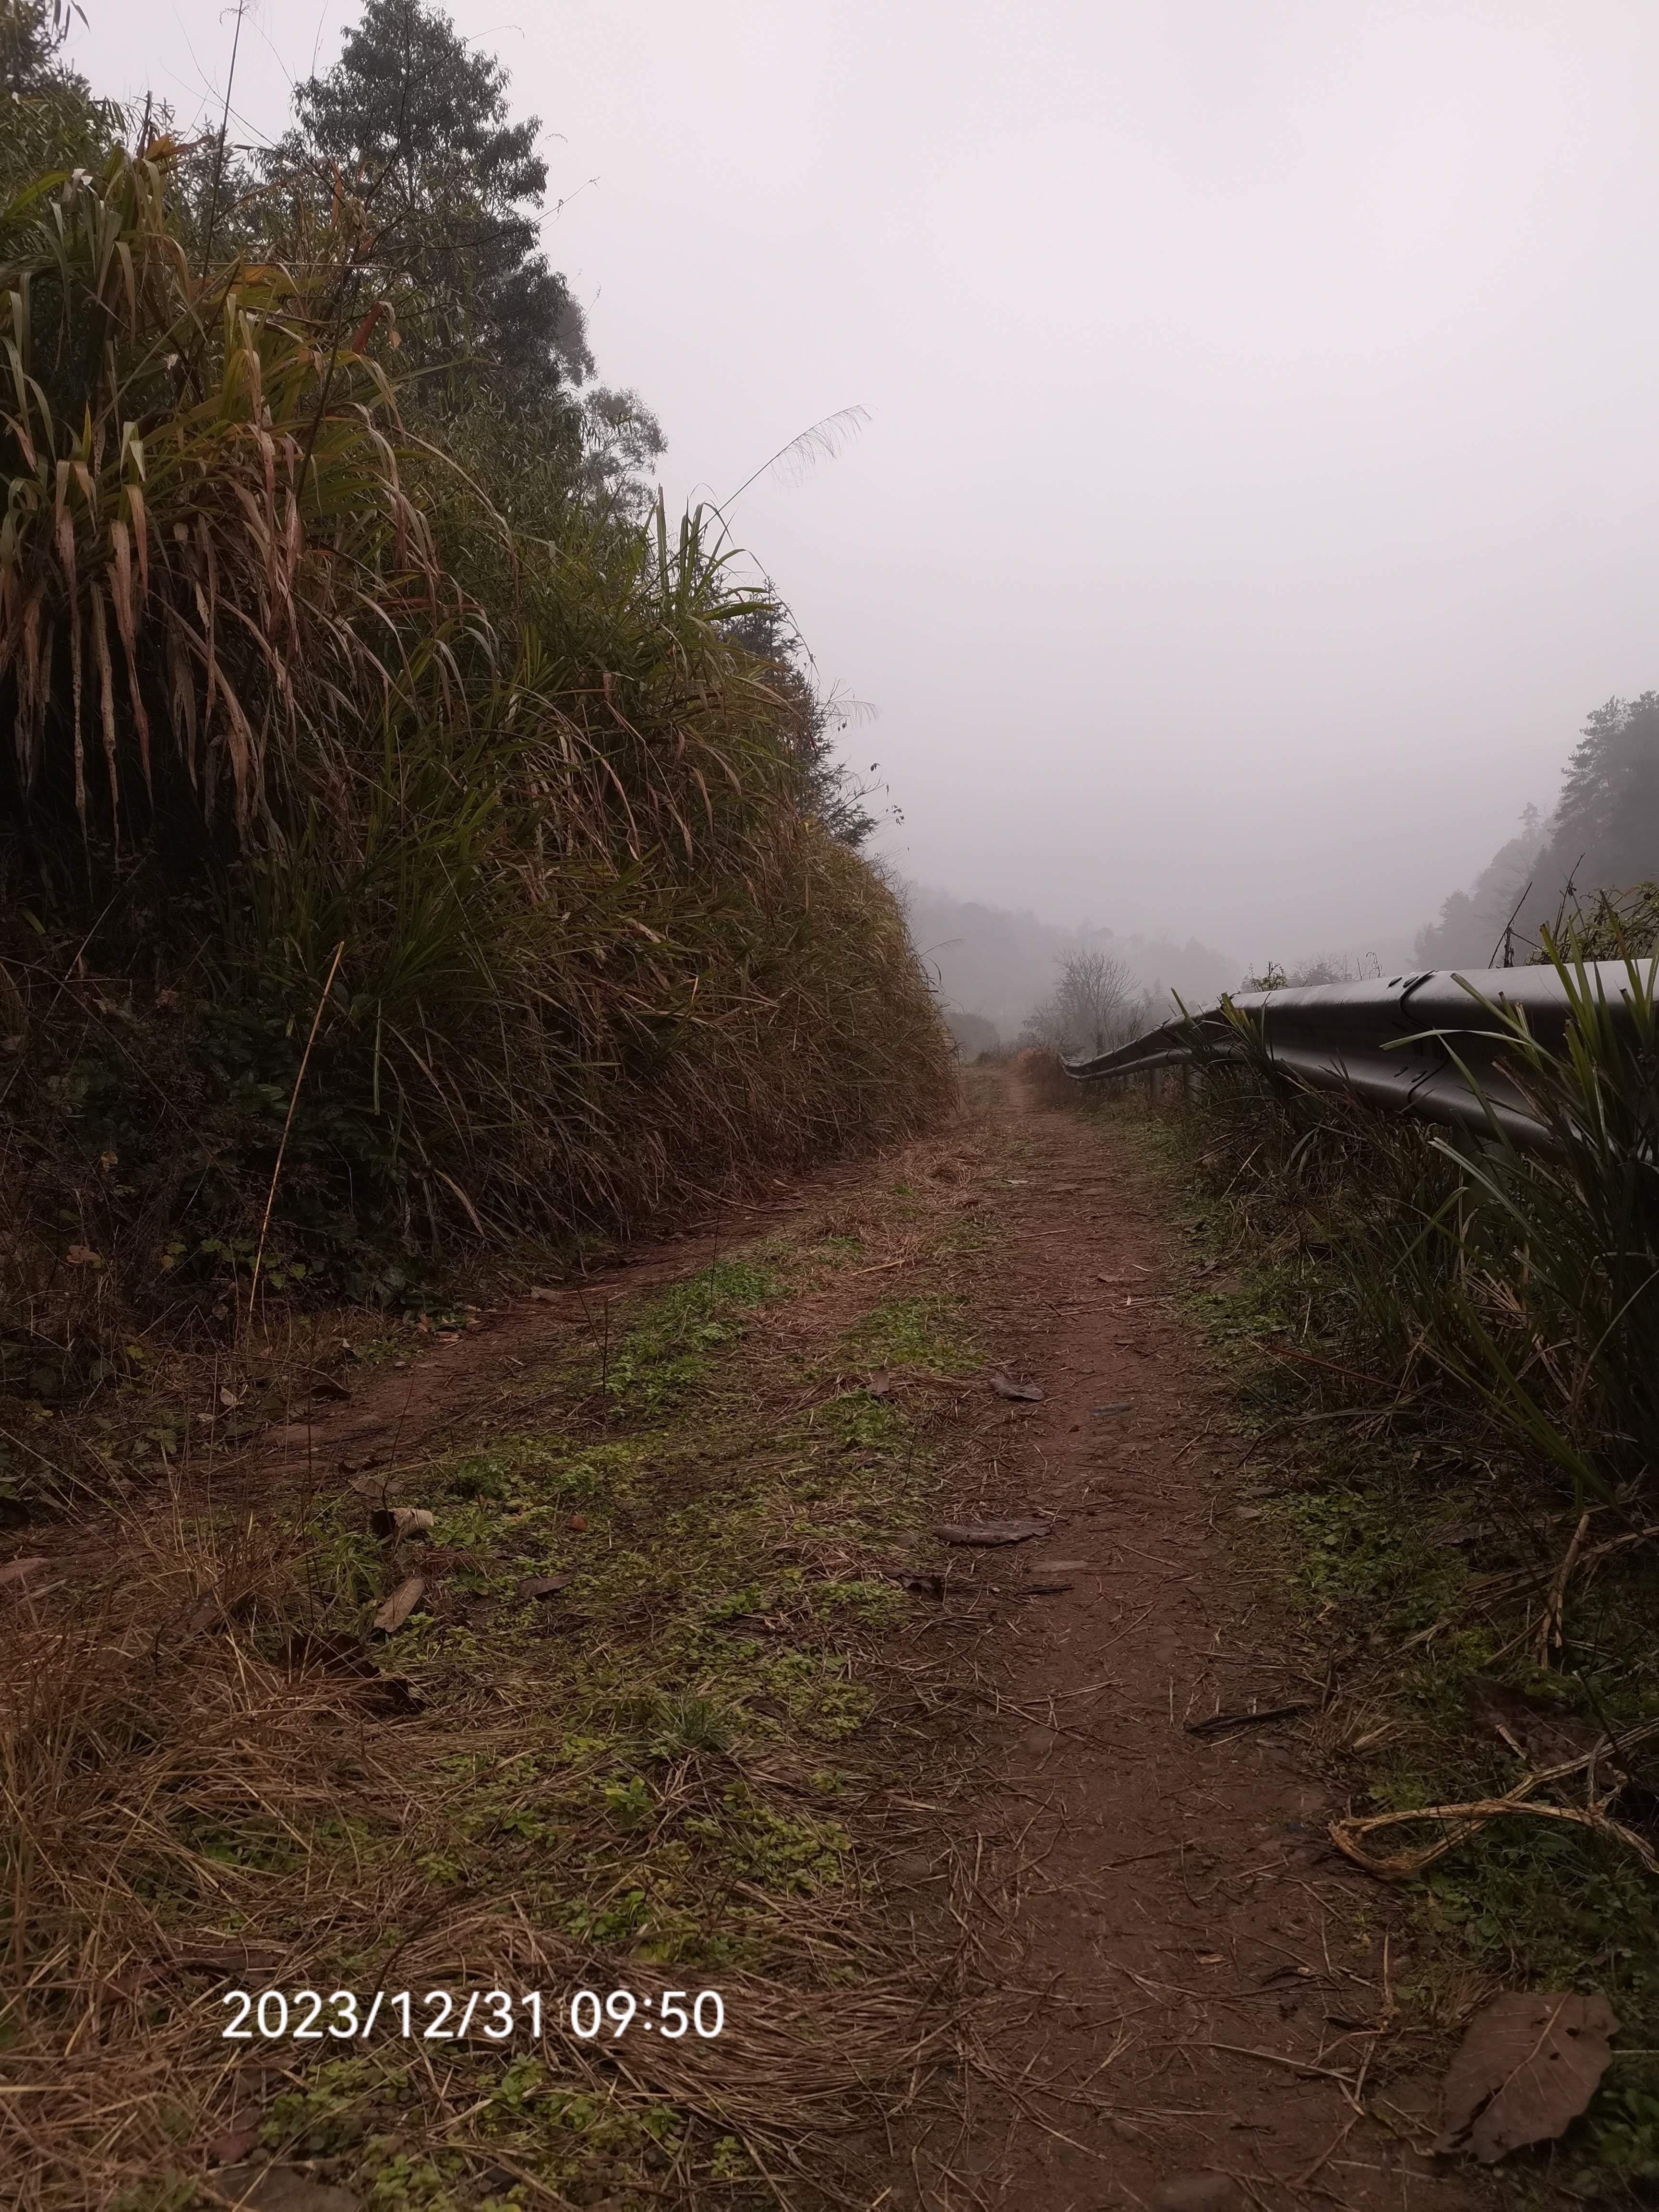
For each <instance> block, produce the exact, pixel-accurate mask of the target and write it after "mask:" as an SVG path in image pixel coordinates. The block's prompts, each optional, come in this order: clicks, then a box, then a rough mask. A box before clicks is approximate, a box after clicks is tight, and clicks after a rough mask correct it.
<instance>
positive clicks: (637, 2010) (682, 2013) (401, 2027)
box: [219, 1990, 726, 2043]
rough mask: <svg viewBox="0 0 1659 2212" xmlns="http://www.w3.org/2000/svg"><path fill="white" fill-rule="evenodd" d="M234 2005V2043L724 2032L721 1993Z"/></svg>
mask: <svg viewBox="0 0 1659 2212" xmlns="http://www.w3.org/2000/svg"><path fill="white" fill-rule="evenodd" d="M219 2002H220V2003H221V2004H222V2005H228V2006H230V2007H231V2008H232V2011H231V2016H230V2021H229V2023H228V2026H227V2027H224V2028H223V2029H222V2030H221V2039H222V2040H223V2041H226V2042H233V2043H252V2042H262V2043H281V2042H292V2043H326V2042H329V2041H333V2042H336V2043H366V2042H368V2039H369V2038H370V2036H371V2035H373V2034H374V2033H377V2032H378V2033H380V2034H381V2035H390V2036H393V2037H396V2038H397V2039H398V2040H399V2041H410V2042H435V2043H459V2042H460V2041H462V2040H463V2039H465V2038H469V2037H473V2036H477V2037H482V2038H483V2039H484V2040H485V2041H486V2042H489V2043H507V2042H510V2041H512V2039H513V2038H514V2037H515V2036H518V2035H526V2036H528V2037H529V2038H530V2039H532V2041H533V2042H540V2040H541V2039H542V2036H543V2033H544V2030H547V2029H552V2028H556V2027H558V2026H560V2025H561V2024H568V2027H569V2030H570V2033H572V2034H573V2035H574V2036H575V2037H577V2038H578V2039H580V2041H582V2042H584V2043H592V2042H594V2041H595V2040H597V2039H599V2037H601V2036H603V2035H605V2031H606V2030H607V2029H609V2031H610V2034H609V2040H611V2042H615V2041H616V2040H617V2039H618V2038H619V2037H621V2036H623V2035H625V2034H626V2033H628V2031H629V2028H630V2027H633V2028H634V2029H635V2031H636V2032H640V2031H642V2032H643V2033H646V2034H647V2035H662V2036H665V2037H666V2038H667V2039H669V2040H670V2041H671V2042H677V2041H678V2039H679V2038H680V2037H681V2036H683V2035H686V2034H691V2035H697V2036H701V2037H702V2039H703V2040H704V2041H705V2042H712V2041H713V2040H714V2038H715V2037H716V2036H717V2035H719V2034H720V2032H721V2031H722V2029H723V2028H724V2027H725V2026H726V2006H725V2003H724V2002H723V2000H722V1998H721V1996H720V1991H719V1990H662V1991H661V1992H660V1993H659V1995H658V1996H636V1995H635V1992H634V1991H633V1990H610V1991H608V1992H607V1993H606V1994H605V1995H604V1996H601V1995H600V1993H599V1990H572V1991H571V1992H570V1994H569V1996H568V1997H556V1996H555V1997H548V1996H544V1992H543V1991H542V1990H518V1991H513V1990H465V1991H458V1990H373V1991H371V1992H368V1993H367V1994H365V1995H362V1996H359V1994H358V1993H357V1992H356V1990H226V1992H225V1994H224V1995H223V1996H222V1997H221V1998H220V2000H219Z"/></svg>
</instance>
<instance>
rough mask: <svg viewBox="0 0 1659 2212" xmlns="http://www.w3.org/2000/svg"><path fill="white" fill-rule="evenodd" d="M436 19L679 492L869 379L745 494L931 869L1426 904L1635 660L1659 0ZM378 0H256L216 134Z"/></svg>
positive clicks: (1203, 929)
mask: <svg viewBox="0 0 1659 2212" xmlns="http://www.w3.org/2000/svg"><path fill="white" fill-rule="evenodd" d="M85 5H86V9H87V13H88V17H89V18H90V22H89V26H88V28H87V29H85V30H84V31H80V32H77V34H76V38H75V40H74V42H73V45H72V47H71V52H72V54H73V56H74V58H76V61H77V62H78V63H79V64H80V66H81V67H82V69H83V70H86V72H87V73H88V75H89V76H91V77H92V79H93V81H94V86H95V88H97V89H99V90H100V91H104V92H107V93H112V94H132V93H137V92H140V91H142V90H143V88H145V87H146V86H147V85H148V86H149V87H151V88H154V90H155V93H156V94H158V96H161V97H163V98H165V99H167V100H171V101H172V102H173V106H174V107H175V110H176V112H177V113H178V115H179V119H180V120H181V121H183V122H191V121H193V120H194V119H196V118H197V116H198V115H199V114H200V113H201V112H203V110H204V104H205V101H206V100H207V97H208V95H209V94H210V90H213V89H216V91H217V93H218V94H222V90H223V84H224V70H225V67H226V64H227V63H228V58H229V54H230V46H231V33H232V27H233V24H234V10H230V9H221V8H220V7H218V6H216V5H215V4H210V0H145V4H143V5H142V6H133V5H131V4H130V0H128V4H124V5H121V6H119V7H118V6H115V5H112V4H111V0H85ZM451 12H452V14H453V16H454V18H455V20H456V21H457V22H458V24H459V27H461V29H462V30H463V31H464V32H465V33H466V34H467V35H468V36H469V37H471V38H473V39H476V40H480V41H481V42H483V44H484V45H486V46H489V47H490V48H492V49H493V50H494V51H495V52H497V53H499V54H500V56H501V58H502V59H503V60H504V61H505V62H506V63H507V65H508V67H509V68H510V69H511V70H512V72H513V102H514V106H515V107H516V108H517V110H518V111H519V112H535V113H538V114H539V115H540V116H541V118H542V119H543V122H544V125H545V128H546V133H547V136H546V138H545V141H544V150H545V152H546V154H547V155H548V158H549V161H550V166H551V171H552V179H553V181H552V197H560V196H564V197H565V198H566V204H565V205H564V207H563V209H562V212H560V213H559V214H558V215H557V216H556V218H554V219H552V220H550V223H549V228H548V244H549V248H550V253H551V256H552V258H553V260H554V262H555V264H556V266H558V267H560V268H562V269H563V270H565V271H566V273H567V274H568V276H569V278H570V279H571V282H572V284H573V287H574V289H575V291H576V292H577V294H578V295H579V296H580V298H581V299H582V300H583V301H585V302H586V305H587V307H588V312H589V319H590V335H591V338H592V344H593V349H594V351H595V353H596V355H597V356H598V357H599V365H600V373H601V375H602V377H603V378H604V380H605V381H606V382H607V383H611V384H623V385H633V386H636V387H637V388H638V389H639V391H640V392H641V395H642V396H643V397H644V398H646V400H647V403H648V404H650V405H652V406H653V408H654V409H655V410H656V411H657V413H658V414H659V416H660V418H661V420H662V422H663V425H664V428H665V431H666V433H667V435H668V438H669V441H670V445H669V451H668V453H667V455H666V456H665V461H664V481H665V484H666V487H667V490H668V495H669V498H670V501H671V503H678V502H679V501H683V500H684V498H686V497H687V496H689V495H696V494H697V493H698V492H699V491H701V492H702V493H704V494H709V493H712V494H713V495H714V496H716V497H721V498H723V497H724V496H725V495H727V494H728V493H729V492H731V490H732V489H733V488H734V487H735V486H736V485H737V484H738V483H739V482H740V481H741V480H742V479H743V478H744V477H746V476H747V475H748V474H749V473H750V471H751V470H752V469H754V468H755V467H757V465H759V464H760V463H761V462H763V460H764V459H766V457H767V455H768V454H769V453H771V452H772V451H773V450H774V449H775V447H779V446H781V445H782V444H783V443H784V442H785V441H787V440H788V439H789V438H790V437H792V436H793V435H794V434H795V433H796V432H797V431H799V430H800V429H801V428H804V427H805V425H806V424H808V423H810V422H813V421H814V420H815V419H817V417H819V416H824V415H827V414H829V413H830V412H831V411H833V410H837V409H840V408H842V407H845V406H848V405H849V404H854V403H860V404H863V405H864V406H866V407H867V408H868V409H869V410H870V415H871V418H872V419H871V422H870V424H869V427H868V428H866V430H865V431H864V433H863V435H861V437H860V438H859V439H858V440H857V441H856V442H855V443H854V444H853V445H852V446H851V447H849V448H848V450H847V451H846V452H844V453H843V454H842V457H841V458H840V459H837V460H836V461H835V462H834V463H833V464H831V465H828V466H825V467H823V468H820V469H819V470H818V471H817V472H816V473H815V474H813V475H812V476H811V477H809V478H808V479H807V480H806V481H805V482H802V483H782V482H777V481H774V480H771V479H768V480H765V481H763V482H762V483H757V485H756V486H755V487H754V488H753V489H751V490H750V491H749V492H748V493H747V494H746V495H744V499H743V500H742V501H741V502H740V503H739V504H738V507H737V509H736V511H735V513H734V516H733V521H734V525H735V526H736V527H737V529H738V535H739V536H740V538H742V539H743V541H744V543H745V544H749V545H750V546H752V547H753V548H754V549H755V550H756V552H757V555H758V556H760V558H762V559H763V561H764V562H765V564H766V566H767V568H769V571H770V572H771V574H773V575H774V576H775V579H776V580H777V583H778V585H779V587H780V588H781V591H782V592H784V594H785V596H786V597H787V599H789V601H790V602H791V604H792V605H793V608H794V610H795V611H796V614H797V617H798V618H799V622H800V624H801V627H802V629H803V631H804V633H805V635H806V637H807V639H808V641H809V642H810V643H811V647H812V648H813V651H814V653H815V654H816V657H817V660H818V663H819V665H820V668H821V670H822V671H823V675H824V677H825V678H826V679H828V680H831V681H836V682H839V683H840V684H842V685H844V686H845V687H846V689H847V690H848V691H849V692H850V693H852V694H854V695H856V696H858V697H860V698H861V699H865V700H868V701H870V702H873V703H874V704H875V706H876V707H877V708H878V710H879V720H877V721H875V722H874V723H872V724H871V725H869V726H866V727H865V728H864V729H863V730H861V731H860V732H854V734H853V736H852V738H851V740H850V744H851V749H852V750H853V752H854V757H856V758H857V759H858V760H859V762H860V764H862V763H865V762H867V761H870V760H875V759H879V760H880V762H881V763H882V770H883V774H884V777H885V778H886V779H887V781H889V782H890V786H891V791H892V795H893V797H894V798H895V799H896V800H897V801H898V802H899V803H900V804H901V805H902V807H903V810H904V814H905V820H904V823H903V826H902V829H895V830H892V831H891V832H890V834H889V835H888V836H887V838H886V840H885V846H886V849H887V850H888V852H889V853H890V855H891V857H892V858H893V859H894V860H896V862H897V864H898V865H899V866H901V867H902V868H903V870H904V871H905V872H907V873H908V874H911V875H914V876H916V877H919V878H922V879H924V880H927V881H930V882H933V883H937V884H941V885H944V886H946V887H948V888H950V889H951V890H956V891H957V892H959V893H963V894H966V895H968V896H975V897H979V898H982V899H987V900H990V901H994V902H1000V903H1002V904H1006V905H1014V906H1029V907H1031V908H1035V909H1036V911H1037V912H1038V913H1040V914H1042V915H1045V916H1048V917H1050V918H1052V919H1054V920H1056V921H1067V922H1070V921H1076V920H1078V919H1079V918H1080V917H1082V916H1084V915H1088V916H1090V917H1091V918H1092V919H1094V920H1095V921H1097V922H1101V923H1105V924H1108V925H1109V926H1110V927H1113V928H1115V929H1119V930H1133V929H1158V928H1165V929H1170V930H1173V931H1175V932H1176V933H1178V934H1179V935H1180V936H1182V937H1185V936H1187V935H1188V933H1196V934H1197V935H1199V936H1200V937H1202V938H1205V939H1208V940H1209V941H1211V942H1212V943H1216V944H1218V945H1223V946H1225V947H1226V948H1227V949H1228V950H1229V951H1234V952H1237V954H1238V955H1239V956H1240V957H1242V958H1245V959H1248V960H1249V961H1252V962H1259V961H1261V960H1265V959H1267V957H1270V956H1271V957H1280V958H1293V957H1295V956H1296V955H1297V953H1302V952H1307V951H1312V950H1315V949H1318V948H1336V947H1344V946H1359V945H1364V944H1365V943H1367V942H1369V941H1373V940H1376V939H1400V938H1401V936H1408V935H1409V933H1411V931H1412V930H1413V928H1414V927H1415V926H1416V925H1417V924H1418V923H1419V922H1420V921H1425V920H1427V919H1429V918H1430V917H1431V915H1432V914H1433V913H1434V911H1435V910H1436V908H1437V907H1438V905H1439V903H1440V901H1441V900H1442V898H1443V896H1445V894H1446V893H1447V892H1448V891H1449V890H1452V889H1454V888H1456V887H1457V886H1459V885H1460V884H1467V883H1468V881H1469V880H1470V879H1471V878H1473V877H1474V874H1475V873H1476V872H1477V871H1478V869H1479V868H1480V866H1481V865H1482V864H1483V863H1484V862H1485V861H1486V860H1487V859H1488V858H1489V857H1490V855H1491V854H1492V851H1493V850H1494V849H1495V848H1497V846H1498V845H1499V844H1500V843H1502V842H1503V841H1504V839H1505V838H1506V837H1507V836H1509V834H1510V830H1511V829H1512V828H1513V826H1514V823H1515V820H1516V817H1517V816H1518V814H1519V812H1520V811H1521V809H1522V805H1524V804H1525V803H1526V802H1527V801H1528V799H1537V800H1538V801H1539V802H1540V803H1541V804H1544V805H1548V804H1549V803H1550V802H1551V801H1552V800H1553V797H1554V795H1555V792H1556V789H1557V785H1558V779H1559V767H1560V763H1561V762H1562V759H1563V758H1564V757H1565V753H1566V752H1567V750H1569V748H1570V746H1571V744H1572V742H1573V740H1574V738H1575V734H1576V732H1577V726H1578V725H1579V723H1580V722H1581V721H1582V720H1583V716H1584V714H1585V711H1586V710H1587V709H1588V708H1591V707H1592V706H1594V705H1595V704H1597V703H1599V702H1601V700H1603V699H1605V698H1607V696H1609V695H1610V694H1613V693H1615V692H1617V693H1621V694H1630V693H1633V692H1637V691H1640V690H1645V689H1647V688H1648V687H1650V686H1654V685H1659V531H1656V529H1655V527H1654V525H1653V521H1652V515H1653V513H1654V511H1655V507H1656V497H1655V495H1656V489H1659V487H1656V470H1659V430H1656V420H1659V373H1656V372H1659V358H1656V356H1659V287H1656V284H1655V281H1654V276H1655V268H1654V264H1655V258H1656V254H1655V237H1656V229H1659V133H1656V131H1654V128H1653V125H1652V115H1653V111H1654V103H1655V99H1656V94H1659V9H1656V8H1655V7H1654V5H1653V0H1554V3H1553V4H1548V5H1545V4H1535V0H1369V4H1363V5H1362V4H1352V0H1118V4H1114V0H1078V3H1077V4H1072V3H1071V0H1023V4H1021V5H1019V6H1018V7H1016V6H1012V5H1011V4H1009V0H1000V4H998V5H996V6H991V5H986V4H980V0H879V4H872V3H871V0H834V4H833V5H829V4H816V0H700V4H699V5H697V6H696V7H695V8H692V7H690V6H688V5H686V4H685V0H589V4H588V5H586V6H579V5H574V4H569V0H536V4H535V5H534V6H533V7H529V8H526V7H521V6H520V7H515V5H514V4H513V0H489V4H479V3H478V0H460V4H459V5H457V6H455V7H454V8H453V9H452V11H451ZM355 14H356V7H355V5H351V4H343V0H328V4H321V0H280V4H278V0H255V4H254V5H252V6H251V7H250V8H249V9H248V10H247V14H246V21H245V27H244V30H243V33H242V46H241V53H240V59H239V63H238V70H237V77H236V82H235V87H234V106H233V124H232V129H233V136H235V135H238V133H239V131H240V135H241V136H243V137H256V136H260V135H270V134H273V133H274V132H275V131H276V130H277V129H279V128H280V127H281V124H282V120H283V112H284V109H285V106H286V100H287V88H288V82H289V78H290V77H293V76H304V75H307V74H308V73H309V71H310V70H311V69H312V68H313V66H323V67H325V66H326V65H327V64H329V62H331V60H332V58H334V56H335V54H336V53H337V51H338V46H339V40H340V34H341V32H342V30H343V27H345V26H346V25H347V24H348V23H349V21H351V20H352V19H353V17H354V15H355ZM213 119H214V120H215V121H216V120H217V112H216V109H215V111H214V114H213ZM590 180H593V181H590Z"/></svg>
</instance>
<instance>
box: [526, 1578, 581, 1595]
mask: <svg viewBox="0 0 1659 2212" xmlns="http://www.w3.org/2000/svg"><path fill="white" fill-rule="evenodd" d="M575 1579H576V1577H575V1576H574V1575H526V1577H524V1579H523V1581H522V1582H520V1583H519V1585H518V1587H517V1589H514V1591H513V1596H514V1597H516V1598H527V1597H552V1596H553V1595H555V1593H556V1592H557V1591H559V1590H562V1589H569V1587H570V1585H571V1583H574V1581H575Z"/></svg>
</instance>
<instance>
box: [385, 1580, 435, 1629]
mask: <svg viewBox="0 0 1659 2212" xmlns="http://www.w3.org/2000/svg"><path fill="white" fill-rule="evenodd" d="M425 1588H426V1584H425V1583H424V1582H423V1581H422V1578H421V1577H420V1576H419V1575H411V1576H410V1577H409V1580H408V1581H407V1582H404V1583H398V1587H397V1589H395V1590H393V1591H392V1595H391V1596H390V1597H389V1598H388V1599H387V1600H386V1603H385V1604H384V1605H383V1606H382V1607H380V1611H379V1612H378V1613H376V1614H375V1616H374V1626H375V1627H376V1628H377V1629H378V1630H379V1631H380V1634H381V1635H382V1636H392V1635H395V1633H396V1632H397V1631H398V1629H400V1628H401V1627H402V1626H403V1625H404V1621H406V1620H408V1619H409V1616H410V1613H413V1612H414V1610H415V1608H416V1606H417V1605H418V1604H419V1603H420V1601H421V1593H422V1590H424V1589H425Z"/></svg>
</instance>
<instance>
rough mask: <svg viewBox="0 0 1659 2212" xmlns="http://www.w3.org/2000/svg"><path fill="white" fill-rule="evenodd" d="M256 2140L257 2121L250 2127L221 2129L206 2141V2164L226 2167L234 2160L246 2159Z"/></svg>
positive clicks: (257, 2138) (257, 2132)
mask: <svg viewBox="0 0 1659 2212" xmlns="http://www.w3.org/2000/svg"><path fill="white" fill-rule="evenodd" d="M258 2140H259V2123H258V2120H255V2121H254V2123H253V2124H252V2126H251V2127H245V2128H222V2129H221V2130H220V2131H219V2133H218V2134H217V2135H216V2136H210V2138H209V2140H208V2142H207V2144H206V2147H205V2156H206V2159H207V2162H208V2164H209V2165H210V2166H228V2165H230V2164H231V2163H232V2162H233V2161H234V2160H236V2159H239V2158H246V2156H247V2154H248V2153H249V2152H250V2151H251V2150H252V2149H253V2148H255V2146H256V2145H257V2144H258Z"/></svg>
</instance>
